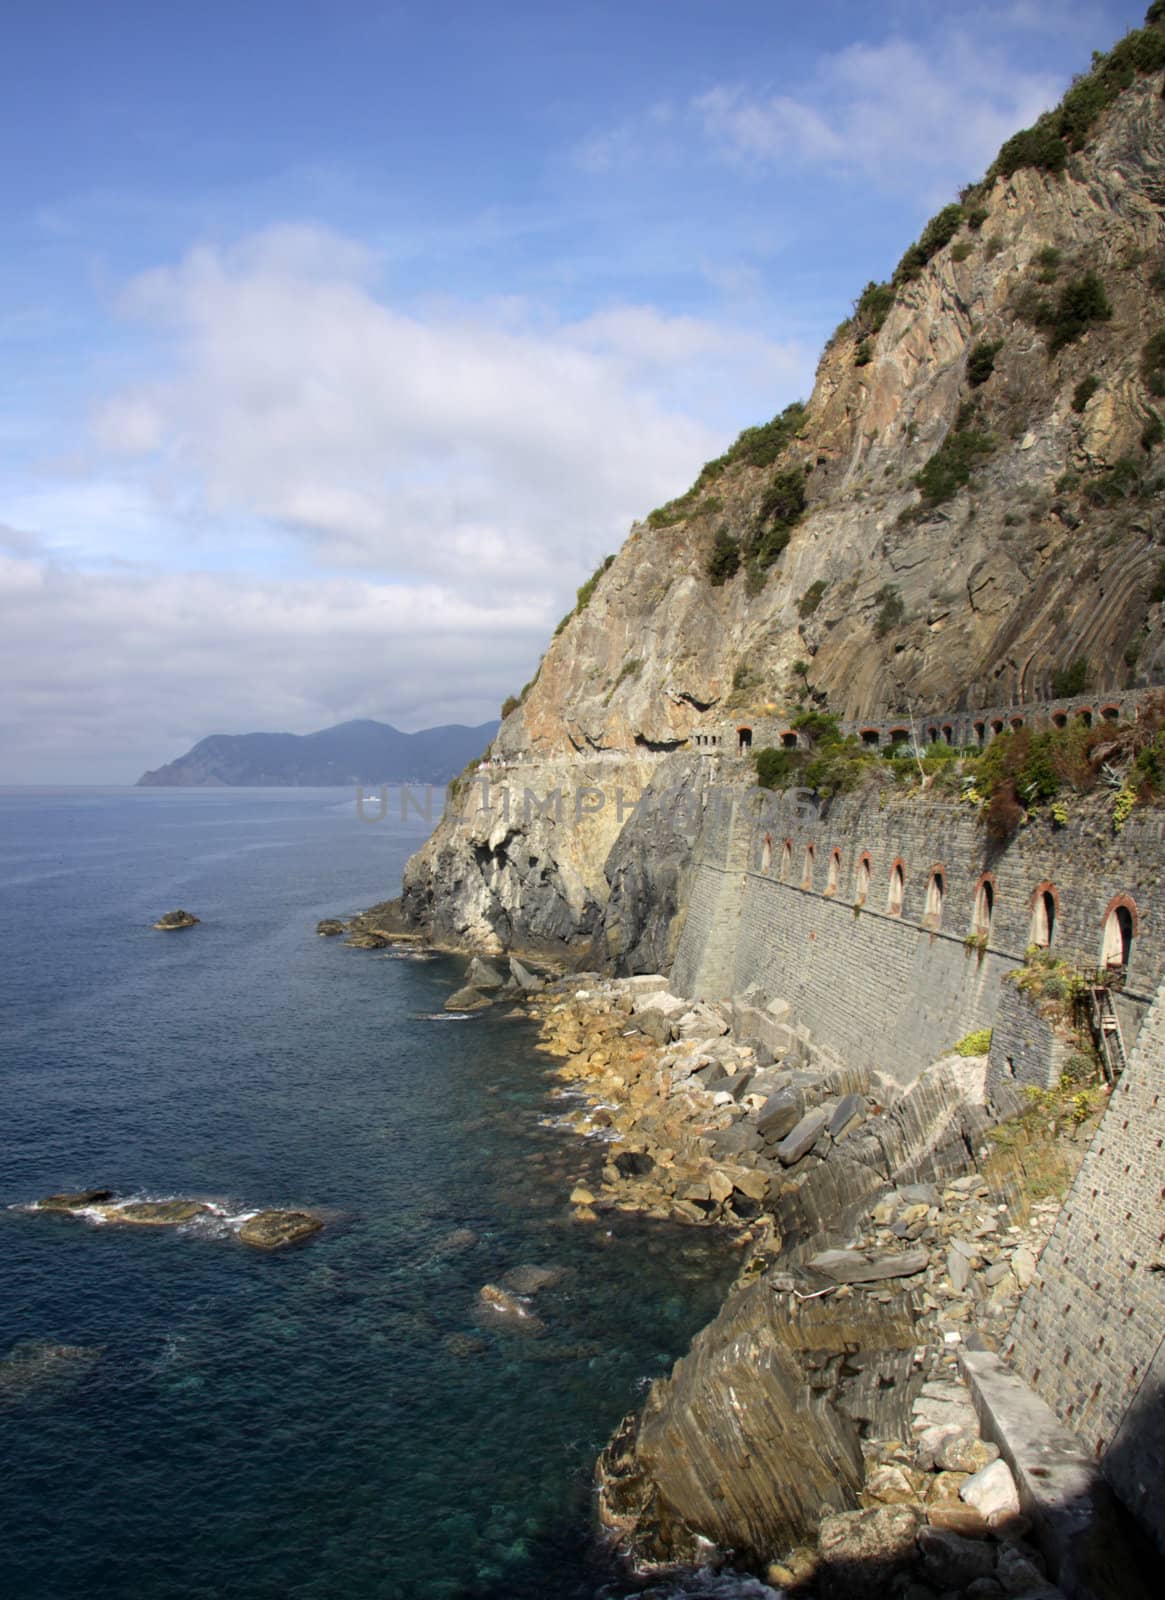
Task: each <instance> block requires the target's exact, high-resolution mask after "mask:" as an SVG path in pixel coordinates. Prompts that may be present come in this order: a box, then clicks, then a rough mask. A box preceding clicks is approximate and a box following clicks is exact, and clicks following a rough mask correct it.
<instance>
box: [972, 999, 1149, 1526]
mask: <svg viewBox="0 0 1165 1600" xmlns="http://www.w3.org/2000/svg"><path fill="white" fill-rule="evenodd" d="M1163 1338H1165V991H1162V994H1161V996H1159V997H1158V1000H1157V1003H1156V1005H1155V1006H1154V1007H1153V1010H1152V1012H1151V1013H1150V1016H1149V1018H1148V1020H1147V1021H1146V1023H1145V1026H1144V1027H1143V1029H1142V1031H1141V1034H1140V1038H1139V1039H1138V1041H1137V1048H1136V1049H1135V1051H1134V1052H1133V1055H1132V1059H1131V1061H1130V1063H1129V1066H1128V1069H1127V1070H1126V1072H1125V1073H1124V1075H1123V1076H1122V1078H1121V1080H1120V1083H1119V1084H1118V1085H1117V1087H1116V1089H1115V1090H1114V1092H1113V1095H1112V1099H1111V1100H1110V1102H1109V1105H1108V1109H1107V1111H1106V1112H1105V1114H1104V1118H1103V1120H1102V1121H1101V1124H1100V1127H1099V1128H1098V1129H1097V1132H1096V1136H1095V1138H1094V1139H1093V1142H1092V1145H1091V1147H1090V1149H1089V1151H1088V1154H1087V1155H1086V1156H1085V1158H1084V1162H1083V1164H1082V1166H1081V1168H1080V1170H1079V1172H1078V1173H1077V1176H1076V1181H1075V1183H1074V1184H1073V1186H1072V1189H1071V1190H1070V1192H1069V1194H1068V1197H1067V1199H1066V1200H1065V1202H1064V1206H1063V1209H1062V1211H1061V1212H1060V1216H1059V1219H1058V1221H1057V1223H1056V1227H1055V1230H1054V1232H1053V1234H1052V1237H1051V1239H1050V1240H1049V1241H1048V1244H1047V1246H1046V1247H1045V1249H1044V1251H1043V1253H1042V1254H1041V1256H1040V1260H1039V1264H1038V1267H1037V1269H1036V1276H1035V1278H1034V1279H1033V1281H1032V1284H1031V1286H1030V1288H1029V1289H1028V1291H1027V1293H1026V1295H1025V1296H1024V1299H1023V1301H1022V1302H1021V1304H1020V1308H1019V1312H1018V1314H1017V1316H1016V1320H1015V1322H1014V1324H1013V1325H1012V1329H1011V1333H1010V1338H1009V1341H1008V1343H1007V1345H1006V1346H1005V1347H1004V1352H1003V1353H1004V1354H1005V1355H1006V1356H1007V1357H1008V1358H1009V1359H1010V1360H1011V1362H1012V1363H1013V1365H1014V1366H1015V1368H1016V1370H1017V1371H1018V1372H1019V1373H1020V1374H1021V1376H1022V1377H1024V1378H1025V1379H1026V1380H1027V1381H1028V1382H1029V1383H1030V1384H1031V1385H1032V1387H1033V1388H1034V1389H1035V1390H1036V1391H1037V1392H1038V1393H1039V1394H1040V1395H1042V1396H1043V1398H1044V1399H1045V1400H1046V1401H1047V1402H1048V1404H1049V1405H1050V1406H1051V1407H1052V1409H1053V1410H1054V1411H1055V1412H1056V1413H1057V1415H1058V1416H1059V1417H1060V1419H1061V1420H1062V1421H1063V1422H1064V1423H1066V1424H1067V1425H1068V1427H1070V1428H1071V1429H1072V1430H1073V1432H1075V1433H1076V1434H1077V1435H1078V1437H1079V1438H1080V1439H1081V1440H1082V1441H1083V1442H1084V1444H1085V1446H1086V1447H1087V1448H1088V1449H1089V1450H1091V1451H1093V1452H1094V1453H1095V1454H1096V1455H1097V1456H1098V1457H1099V1458H1100V1459H1101V1461H1102V1463H1103V1467H1104V1471H1105V1474H1106V1475H1107V1476H1108V1477H1109V1479H1110V1480H1111V1482H1112V1483H1113V1486H1114V1487H1115V1489H1116V1490H1117V1493H1118V1494H1119V1495H1120V1497H1121V1498H1122V1499H1123V1500H1124V1501H1125V1503H1126V1504H1128V1505H1129V1506H1130V1507H1131V1508H1132V1509H1133V1510H1134V1511H1135V1512H1136V1513H1137V1515H1138V1517H1139V1518H1140V1519H1141V1520H1142V1521H1143V1522H1144V1523H1145V1524H1146V1526H1148V1527H1149V1528H1150V1529H1151V1530H1152V1532H1153V1534H1154V1537H1155V1538H1156V1539H1157V1542H1158V1544H1159V1545H1160V1546H1161V1548H1162V1549H1163V1550H1165V1502H1163V1501H1162V1497H1161V1482H1162V1475H1163V1474H1165V1344H1163Z"/></svg>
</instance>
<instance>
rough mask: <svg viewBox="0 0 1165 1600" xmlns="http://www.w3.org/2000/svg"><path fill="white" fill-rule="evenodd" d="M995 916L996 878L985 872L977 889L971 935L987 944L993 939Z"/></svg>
mask: <svg viewBox="0 0 1165 1600" xmlns="http://www.w3.org/2000/svg"><path fill="white" fill-rule="evenodd" d="M994 915H995V878H994V875H993V874H992V873H990V872H985V873H984V874H983V876H982V877H981V878H980V879H979V882H978V884H977V885H976V887H975V909H974V911H973V912H972V913H971V933H972V934H973V935H974V937H975V938H976V939H982V940H983V941H984V942H986V940H987V939H989V938H990V937H991V919H992V917H993V916H994Z"/></svg>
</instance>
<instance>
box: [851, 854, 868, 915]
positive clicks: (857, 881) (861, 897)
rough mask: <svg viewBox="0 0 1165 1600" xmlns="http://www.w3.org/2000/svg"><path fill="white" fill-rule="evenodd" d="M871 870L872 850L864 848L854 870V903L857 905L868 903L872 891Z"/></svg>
mask: <svg viewBox="0 0 1165 1600" xmlns="http://www.w3.org/2000/svg"><path fill="white" fill-rule="evenodd" d="M871 870H872V869H871V865H870V852H869V851H868V850H863V851H862V853H861V855H860V856H859V857H858V864H857V869H856V871H855V872H854V903H855V904H856V905H859V906H861V905H865V903H866V899H867V896H868V895H869V893H870V873H871Z"/></svg>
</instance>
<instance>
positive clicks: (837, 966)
mask: <svg viewBox="0 0 1165 1600" xmlns="http://www.w3.org/2000/svg"><path fill="white" fill-rule="evenodd" d="M716 809H717V808H715V807H713V806H712V805H711V804H710V803H709V804H708V811H707V814H708V815H709V816H711V815H712V813H713V811H715V810H716ZM720 809H721V810H722V807H721V808H720ZM1162 820H1163V819H1162V818H1161V816H1160V814H1153V813H1147V812H1146V813H1144V814H1142V815H1141V816H1138V815H1137V813H1135V812H1134V813H1133V816H1132V817H1131V818H1130V820H1129V821H1128V823H1127V824H1126V826H1125V828H1124V831H1123V832H1122V833H1121V834H1119V835H1114V834H1113V832H1112V825H1111V818H1110V816H1109V814H1108V811H1107V809H1106V807H1105V805H1104V802H1103V799H1102V800H1100V801H1099V802H1088V803H1085V802H1081V809H1080V815H1079V816H1078V817H1077V818H1076V819H1074V820H1073V821H1072V822H1070V823H1069V825H1068V826H1067V827H1065V828H1060V829H1057V828H1053V827H1052V826H1051V824H1050V823H1048V822H1045V821H1038V822H1034V823H1032V824H1031V825H1030V826H1029V827H1027V828H1025V829H1023V830H1021V832H1020V834H1019V836H1018V837H1017V838H1016V839H1015V840H1014V841H1013V842H1012V843H1011V844H1010V846H1009V847H1008V848H1007V849H1006V850H1004V851H1003V852H1001V853H997V854H995V855H992V854H991V853H990V852H989V851H988V849H987V847H986V841H985V836H984V834H983V830H982V827H981V825H980V823H979V821H978V817H977V815H976V813H975V812H974V811H973V810H972V809H971V808H970V807H965V806H961V805H959V804H958V803H956V802H954V801H941V802H930V803H928V802H926V801H922V800H920V799H919V798H918V797H917V796H914V797H909V798H901V799H900V798H898V797H895V796H890V797H888V798H887V799H886V801H885V803H884V804H879V801H878V800H877V798H876V797H875V798H872V799H864V800H862V801H856V800H851V799H845V800H840V801H835V802H834V803H833V805H832V806H831V807H829V808H827V809H826V810H824V811H821V812H817V811H815V810H813V809H811V808H808V807H806V806H804V805H803V804H799V803H798V802H797V801H796V800H795V799H794V798H793V797H791V796H789V795H768V794H764V793H763V792H761V791H753V793H752V797H751V799H748V798H746V797H745V795H744V793H743V791H741V794H740V796H739V798H738V804H737V807H736V814H735V822H734V826H733V827H732V828H731V829H726V828H725V827H724V825H723V822H722V820H721V819H720V818H719V817H717V820H716V824H715V829H714V831H712V830H710V829H706V830H705V833H704V835H703V836H702V837H701V838H700V839H699V840H698V841H697V855H696V859H697V865H696V867H695V869H694V872H693V880H692V899H693V909H695V907H696V906H697V904H698V907H699V912H698V915H695V916H693V915H692V914H691V913H689V919H688V924H687V926H686V927H685V930H684V933H683V935H682V937H681V939H680V944H679V949H678V952H677V959H676V963H675V968H674V970H673V982H674V983H675V985H676V987H677V988H679V989H681V990H682V991H685V992H690V993H693V994H699V995H702V996H704V997H708V998H720V997H721V996H722V995H723V994H725V993H727V992H729V991H732V990H734V991H735V992H737V993H740V992H742V991H743V990H744V989H746V988H747V987H748V986H749V985H750V984H753V983H757V984H760V985H761V986H762V987H763V988H764V989H765V990H766V991H767V992H768V994H769V995H770V996H771V997H774V998H775V997H780V998H782V999H786V1000H788V1001H789V1002H790V1003H791V1004H792V1006H793V1008H794V1015H795V1016H796V1018H797V1020H798V1022H803V1023H805V1024H806V1025H807V1026H808V1027H809V1028H810V1030H811V1032H812V1034H813V1037H814V1039H815V1040H816V1041H817V1042H818V1043H820V1044H822V1045H824V1046H826V1047H827V1048H829V1049H831V1050H834V1051H835V1052H836V1053H837V1054H838V1055H840V1056H841V1057H842V1058H843V1060H845V1061H846V1062H848V1063H849V1064H851V1065H854V1066H866V1067H870V1068H872V1069H874V1070H880V1071H883V1072H888V1073H890V1074H892V1075H893V1076H894V1077H895V1078H897V1079H898V1080H899V1081H901V1082H909V1081H911V1080H912V1079H913V1078H914V1077H915V1076H917V1074H918V1073H919V1072H920V1071H921V1070H922V1069H923V1068H924V1067H925V1066H926V1065H928V1064H929V1063H930V1062H931V1061H933V1060H934V1058H935V1057H936V1056H937V1055H938V1054H940V1053H941V1052H942V1051H943V1050H945V1049H947V1048H949V1047H950V1046H951V1045H952V1044H954V1043H955V1042H956V1040H958V1039H959V1038H961V1037H962V1036H963V1035H964V1034H966V1033H969V1032H971V1031H972V1030H974V1029H978V1028H984V1027H993V1026H994V1024H995V1022H996V1019H997V1015H998V1009H999V1003H1000V997H1001V991H1000V979H1001V978H1002V976H1003V974H1004V973H1005V972H1007V971H1009V970H1011V969H1013V968H1015V967H1017V966H1020V965H1022V963H1023V959H1024V951H1025V949H1026V948H1027V946H1028V944H1029V943H1030V941H1031V938H1032V911H1033V901H1034V899H1035V898H1036V897H1037V896H1038V895H1040V894H1042V893H1043V892H1045V891H1046V892H1047V893H1049V894H1050V895H1051V897H1052V901H1053V905H1054V908H1055V914H1054V929H1053V935H1052V949H1053V952H1054V953H1056V954H1059V955H1063V956H1064V957H1065V958H1067V959H1070V960H1071V961H1072V962H1073V963H1074V964H1077V965H1080V966H1090V965H1095V964H1096V963H1097V962H1098V961H1099V959H1100V954H1101V943H1102V934H1103V926H1104V921H1105V917H1106V914H1107V912H1108V910H1109V909H1110V906H1111V903H1112V901H1113V900H1114V898H1116V897H1118V896H1127V897H1128V898H1129V899H1130V901H1131V902H1132V904H1133V905H1134V907H1135V913H1136V933H1135V937H1134V940H1133V947H1132V953H1131V959H1130V963H1129V969H1128V976H1127V982H1126V986H1125V990H1124V993H1123V994H1122V995H1121V996H1120V997H1119V998H1118V1002H1117V1008H1118V1014H1119V1015H1120V1019H1121V1024H1122V1028H1123V1029H1124V1032H1125V1039H1126V1044H1127V1045H1129V1046H1130V1047H1131V1045H1132V1042H1133V1040H1134V1039H1135V1037H1136V1035H1137V1032H1138V1031H1139V1028H1140V1024H1141V1022H1142V1020H1143V1019H1144V1016H1145V1014H1146V1012H1147V1010H1148V1007H1149V1005H1150V1003H1151V1000H1152V996H1153V994H1154V993H1155V991H1156V988H1157V986H1158V984H1159V982H1160V981H1161V980H1162V978H1163V977H1165V959H1163V958H1165V947H1163V942H1162V939H1161V935H1160V930H1161V929H1162V928H1165V882H1163V874H1162V871H1161V866H1162V860H1163V854H1165V852H1163V847H1162ZM786 844H787V845H788V857H787V859H786V854H785V846H786ZM809 846H812V847H813V860H812V864H811V869H810V872H809V881H808V884H806V852H807V849H808V847H809ZM834 851H837V852H838V865H837V869H836V874H835V876H836V886H835V887H831V885H830V861H831V857H832V855H833V853H834ZM863 856H868V858H869V885H868V889H867V891H866V894H865V899H864V902H863V903H862V904H861V905H860V908H859V909H858V911H857V913H856V914H855V909H854V907H855V899H856V898H857V890H858V880H857V871H858V867H859V862H860V861H861V859H862V857H863ZM896 863H897V864H900V865H901V867H902V870H903V876H904V885H903V896H902V905H901V910H900V912H895V911H893V910H892V909H891V907H890V904H889V893H890V882H891V874H892V871H893V868H894V866H895V864H896ZM935 872H938V873H939V874H941V878H942V883H943V892H942V896H941V908H940V909H939V911H938V913H937V915H935V914H928V910H927V903H928V899H927V891H928V884H929V883H930V881H931V878H932V875H933V874H934V873H935ZM985 876H986V877H987V879H988V881H989V882H990V884H991V886H992V891H993V895H994V906H993V912H992V917H991V927H990V931H989V933H988V935H987V938H986V941H985V942H983V947H982V949H979V948H976V947H974V946H969V945H968V943H967V939H968V936H969V935H970V934H971V933H972V932H973V927H974V914H975V905H976V896H977V893H978V890H979V886H980V884H981V883H982V882H983V881H984V878H985ZM726 947H727V948H728V949H730V951H731V958H730V960H729V961H726V959H725V954H724V952H725V949H726Z"/></svg>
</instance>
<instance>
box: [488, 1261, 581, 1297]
mask: <svg viewBox="0 0 1165 1600" xmlns="http://www.w3.org/2000/svg"><path fill="white" fill-rule="evenodd" d="M564 1276H565V1273H564V1271H563V1269H562V1268H561V1267H535V1266H521V1267H512V1268H511V1269H510V1271H509V1272H507V1273H506V1274H505V1275H504V1276H503V1278H502V1283H503V1285H504V1286H505V1287H506V1288H507V1289H512V1290H513V1291H514V1293H515V1294H537V1293H538V1291H539V1290H540V1289H552V1288H553V1287H554V1285H555V1284H556V1283H561V1282H562V1279H563V1278H564Z"/></svg>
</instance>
